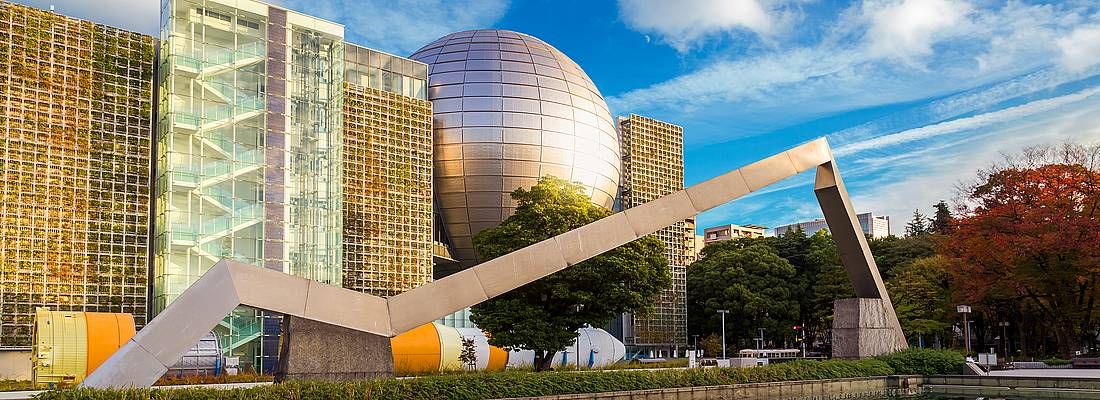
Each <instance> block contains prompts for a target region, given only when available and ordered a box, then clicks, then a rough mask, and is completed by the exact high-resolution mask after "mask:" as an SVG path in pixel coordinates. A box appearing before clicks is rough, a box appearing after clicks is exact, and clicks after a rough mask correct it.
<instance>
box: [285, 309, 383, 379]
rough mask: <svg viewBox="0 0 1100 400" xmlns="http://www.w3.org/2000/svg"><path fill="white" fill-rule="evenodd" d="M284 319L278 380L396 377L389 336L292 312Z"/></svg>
mask: <svg viewBox="0 0 1100 400" xmlns="http://www.w3.org/2000/svg"><path fill="white" fill-rule="evenodd" d="M283 318H284V319H283V342H282V343H281V345H280V350H279V369H278V372H276V374H275V380H276V381H278V382H282V381H291V380H321V381H344V380H362V379H372V378H385V377H392V376H393V350H392V349H391V348H390V338H388V337H385V336H380V335H375V334H372V333H366V332H360V331H356V330H352V329H348V328H344V327H341V326H336V325H329V324H325V323H321V322H316V321H312V320H308V319H304V318H299V317H292V316H289V315H288V316H284V317H283Z"/></svg>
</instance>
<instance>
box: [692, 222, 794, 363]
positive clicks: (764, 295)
mask: <svg viewBox="0 0 1100 400" xmlns="http://www.w3.org/2000/svg"><path fill="white" fill-rule="evenodd" d="M794 277H795V268H794V267H793V266H792V265H791V263H789V262H787V260H785V259H783V258H782V257H779V255H778V254H776V252H775V250H773V249H772V248H771V247H769V246H767V245H765V244H764V243H763V242H762V241H757V242H756V243H752V244H749V245H747V246H735V245H729V247H728V248H727V249H726V250H725V251H718V252H714V253H711V254H709V255H708V256H706V257H704V258H702V259H700V260H699V261H696V262H695V263H693V264H691V265H690V266H689V267H688V271H687V293H688V315H689V319H688V329H689V330H690V331H691V332H695V333H698V334H702V335H710V334H720V333H721V331H722V330H721V322H720V318H719V316H718V314H717V310H723V309H725V310H730V313H729V315H727V316H726V322H727V328H726V337H727V342H728V344H729V345H737V344H742V345H744V346H746V347H747V346H749V345H750V344H751V343H752V338H754V337H756V336H757V334H756V332H757V329H758V328H764V329H765V330H766V331H767V332H768V336H769V338H770V339H772V340H773V341H774V342H775V343H783V341H784V339H790V338H792V337H793V334H792V333H791V332H790V326H791V325H795V324H796V323H795V318H797V317H798V313H799V304H798V300H797V299H796V296H798V295H799V294H797V293H795V290H794V289H795V288H796V286H795V285H794V284H793V278H794Z"/></svg>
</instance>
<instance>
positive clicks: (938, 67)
mask: <svg viewBox="0 0 1100 400" xmlns="http://www.w3.org/2000/svg"><path fill="white" fill-rule="evenodd" d="M981 4H982V5H988V4H989V3H985V2H982V3H981ZM1090 20H1092V21H1096V20H1100V13H1098V10H1097V9H1096V7H1095V5H1093V6H1090V5H1088V3H1059V4H1053V5H1052V4H1031V3H1024V2H1016V1H1010V2H1007V3H1001V4H994V5H993V6H992V7H988V6H985V7H976V6H974V5H972V4H970V3H966V2H963V1H961V0H895V1H877V0H866V1H865V2H863V3H857V4H855V5H853V6H851V7H849V8H847V9H845V10H844V11H843V12H840V13H839V14H838V15H837V16H836V20H835V21H834V23H833V24H831V25H828V24H827V25H828V28H827V29H826V30H825V31H824V32H823V33H821V34H820V35H817V39H816V43H810V44H797V45H786V46H782V45H777V46H775V47H773V48H769V49H767V50H766V51H754V52H752V54H739V55H736V56H730V55H721V56H719V57H718V58H716V59H714V60H713V61H710V62H709V63H708V64H706V65H704V66H702V67H699V68H697V69H695V70H694V71H691V72H688V73H686V74H683V75H680V76H678V77H675V78H672V79H669V80H666V81H663V82H657V83H654V84H652V85H649V86H648V87H641V88H637V89H633V90H629V91H626V92H624V93H619V94H613V95H612V96H609V98H608V103H609V105H611V106H612V108H613V109H615V110H617V111H619V112H628V111H629V112H641V113H648V114H652V115H655V116H658V117H661V116H675V118H677V119H678V121H681V122H682V123H683V124H685V125H693V124H694V123H695V121H708V120H710V121H713V120H714V119H715V117H716V115H717V116H719V117H720V118H725V119H729V120H735V121H737V122H736V124H735V126H736V128H735V129H724V130H723V131H715V132H705V136H704V135H701V133H704V132H692V133H691V134H689V136H688V137H687V138H686V142H687V143H688V144H689V145H700V144H706V143H715V142H722V141H728V140H732V139H736V138H738V137H744V136H747V135H753V134H757V133H761V132H768V131H772V130H777V129H781V128H784V127H789V126H792V125H796V124H799V123H802V122H806V121H810V120H813V119H816V118H820V117H823V116H827V115H830V114H833V113H839V112H844V111H848V110H854V109H860V108H864V107H874V106H880V105H885V104H897V103H904V102H909V101H915V100H920V99H926V98H932V97H940V96H951V95H952V94H954V93H958V92H960V91H967V90H974V89H975V88H978V89H981V90H984V89H985V88H984V87H985V86H987V85H995V84H997V83H998V82H1002V81H1005V80H1009V79H1012V78H1014V77H1018V76H1021V75H1027V74H1031V73H1034V72H1035V71H1037V70H1043V69H1044V68H1049V67H1051V66H1055V65H1056V63H1057V61H1056V60H1057V59H1058V57H1059V55H1060V52H1059V49H1058V48H1057V47H1056V46H1053V45H1052V42H1053V41H1055V40H1057V39H1058V38H1060V37H1064V36H1067V35H1069V33H1070V32H1072V31H1073V30H1074V29H1075V28H1078V27H1081V26H1085V25H1087V24H1088V23H1089V22H1088V21H1090ZM1093 23H1095V22H1093ZM1079 32H1084V33H1079V34H1076V35H1070V36H1068V37H1069V38H1070V39H1066V43H1075V44H1077V45H1076V46H1070V48H1074V49H1080V51H1081V53H1080V54H1081V56H1082V57H1081V58H1082V59H1089V60H1091V59H1090V58H1088V57H1090V56H1095V57H1100V51H1086V50H1085V49H1086V48H1090V47H1089V46H1100V45H1097V44H1096V42H1097V41H1095V40H1092V41H1089V40H1088V39H1090V38H1091V36H1089V35H1088V33H1089V32H1088V31H1084V30H1079ZM794 34H796V35H797V34H798V32H795V33H794ZM1029 36H1032V37H1029ZM1072 38H1078V39H1079V40H1076V41H1074V40H1071V39H1072ZM800 43H804V41H803V42H800ZM734 57H738V58H734ZM1090 63H1092V61H1086V62H1081V63H1080V64H1081V65H1086V64H1090ZM1091 68H1092V69H1089V68H1085V70H1083V71H1077V72H1075V71H1068V70H1063V71H1058V73H1057V74H1055V75H1057V76H1055V77H1039V78H1042V79H1037V80H1036V82H1034V83H1032V82H1017V83H1018V84H1014V85H999V86H998V87H997V90H999V91H1000V92H995V91H994V90H992V89H991V90H990V91H988V92H985V94H982V95H980V96H985V97H986V98H985V99H981V98H975V99H959V100H960V101H966V102H973V104H977V103H983V104H984V105H986V106H990V105H993V104H994V103H993V102H992V100H993V99H1001V100H1004V99H1010V98H1012V97H1015V96H1019V95H1021V94H1025V93H1031V92H1034V91H1036V90H1039V89H1037V87H1039V86H1042V87H1051V86H1052V85H1057V84H1060V83H1065V82H1069V81H1073V80H1077V79H1081V78H1083V77H1086V76H1089V75H1091V74H1095V73H1096V72H1097V71H1100V66H1096V65H1094V66H1093V67H1091ZM934 111H935V110H929V114H931V113H933V112H934ZM949 116H953V115H949ZM941 120H942V119H941ZM921 123H925V121H921ZM707 125H708V126H728V124H707ZM904 128H906V127H903V129H904ZM880 132H881V130H880ZM872 133H873V132H872Z"/></svg>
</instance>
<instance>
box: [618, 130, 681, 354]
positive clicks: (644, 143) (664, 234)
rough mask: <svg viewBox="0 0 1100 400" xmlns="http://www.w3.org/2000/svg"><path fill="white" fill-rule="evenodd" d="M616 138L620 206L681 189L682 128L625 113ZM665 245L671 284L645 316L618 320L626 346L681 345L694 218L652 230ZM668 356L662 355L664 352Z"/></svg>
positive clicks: (631, 204)
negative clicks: (620, 166)
mask: <svg viewBox="0 0 1100 400" xmlns="http://www.w3.org/2000/svg"><path fill="white" fill-rule="evenodd" d="M618 125H619V133H620V135H621V136H622V143H623V150H622V164H623V177H622V193H621V195H620V196H621V197H620V201H621V205H622V208H623V209H627V208H631V207H636V206H639V205H642V204H645V203H648V202H650V201H653V200H656V199H658V198H660V197H662V196H666V195H669V194H672V193H674V192H676V191H678V190H682V189H683V188H684V145H683V143H684V129H683V128H681V127H679V126H676V125H673V124H670V123H667V122H663V121H658V120H655V119H652V118H647V117H643V116H639V115H634V114H631V115H630V116H628V117H619V119H618ZM653 235H654V236H656V237H657V238H658V239H660V240H661V241H662V242H664V244H665V250H666V256H667V258H668V267H669V272H670V273H671V275H672V286H671V287H669V288H668V289H666V290H665V291H664V292H663V293H661V295H660V298H659V299H658V300H657V303H656V304H655V305H654V307H653V309H652V310H651V312H650V313H649V314H647V315H634V316H628V318H624V324H630V325H632V326H629V327H626V326H624V329H623V332H624V335H623V336H624V337H623V339H624V340H623V341H624V342H625V343H626V344H627V345H634V346H639V347H645V348H659V349H670V350H676V349H677V348H679V347H683V346H685V345H686V344H687V276H686V272H687V266H688V265H689V264H691V263H692V262H694V261H695V221H694V220H685V221H681V222H677V223H676V224H675V225H672V226H669V227H666V228H664V229H661V230H660V231H657V233H654V234H653ZM668 355H671V354H666V356H668Z"/></svg>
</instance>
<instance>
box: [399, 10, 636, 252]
mask: <svg viewBox="0 0 1100 400" xmlns="http://www.w3.org/2000/svg"><path fill="white" fill-rule="evenodd" d="M410 58H412V59H414V60H418V61H421V62H424V63H426V64H428V65H429V70H428V82H429V88H428V99H429V100H431V101H432V108H433V110H432V112H433V129H434V130H435V152H434V153H435V160H434V161H435V195H436V199H437V201H438V204H439V207H440V212H441V214H442V215H441V216H442V219H443V221H444V227H445V229H446V232H447V235H448V236H449V238H450V240H451V245H452V247H453V250H454V253H455V254H454V255H455V257H456V258H457V259H458V260H459V261H461V262H462V264H463V265H466V266H468V265H472V264H474V263H476V260H475V255H474V250H473V243H472V240H471V238H472V237H473V235H475V234H477V233H478V232H480V231H481V230H483V229H486V228H491V227H495V226H497V225H499V224H500V222H501V221H503V220H504V219H505V218H507V217H508V216H510V215H512V212H513V211H514V210H515V206H516V204H515V202H514V201H513V200H512V198H511V196H510V194H511V192H512V191H514V190H515V189H516V188H520V187H531V186H534V185H535V183H537V182H538V178H539V177H541V176H546V175H552V176H557V177H561V178H565V179H568V180H570V181H574V182H579V183H580V184H582V185H584V187H585V188H586V190H587V191H588V195H589V196H590V198H591V199H592V202H593V203H595V204H597V205H599V206H602V207H605V208H611V206H612V204H613V202H614V199H615V193H616V190H617V189H618V187H619V171H620V154H619V152H620V147H619V136H618V133H617V132H616V130H615V124H614V122H613V120H612V119H611V113H609V112H608V110H607V104H606V103H604V100H603V96H602V95H601V94H600V91H599V90H598V89H596V85H595V84H593V83H592V80H591V79H589V78H588V75H587V74H585V73H584V71H583V70H581V68H580V67H579V66H578V65H577V63H575V62H573V60H571V59H569V57H568V56H566V55H565V54H564V53H562V52H561V51H558V49H555V48H554V47H553V46H550V45H549V44H547V43H546V42H543V41H542V40H539V39H537V38H534V37H532V36H529V35H525V34H522V33H518V32H512V31H504V30H476V31H464V32H457V33H452V34H450V35H447V36H444V37H442V38H439V39H438V40H436V41H434V42H432V43H431V44H428V45H427V46H424V47H423V48H421V49H420V50H418V51H417V52H416V53H414V54H413V55H412V56H411V57H410Z"/></svg>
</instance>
